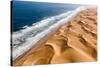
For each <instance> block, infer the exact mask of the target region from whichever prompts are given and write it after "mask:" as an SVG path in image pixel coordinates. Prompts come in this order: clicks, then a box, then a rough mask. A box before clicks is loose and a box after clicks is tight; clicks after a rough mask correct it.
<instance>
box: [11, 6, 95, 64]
mask: <svg viewBox="0 0 100 67" xmlns="http://www.w3.org/2000/svg"><path fill="white" fill-rule="evenodd" d="M96 10H97V8H96V7H94V8H88V9H87V10H84V11H81V12H80V13H78V14H77V16H75V18H74V19H72V20H71V21H69V23H68V24H66V25H64V26H62V27H61V28H60V29H59V30H58V31H57V32H56V33H54V35H52V36H50V37H49V38H48V39H47V40H46V41H45V42H44V43H42V44H40V45H41V46H39V47H38V48H37V49H34V50H32V49H31V50H30V51H29V52H27V53H26V54H25V55H24V56H22V58H20V59H16V60H15V61H14V62H13V65H18V66H19V65H38V64H58V63H59V64H61V63H71V62H90V61H91V62H92V61H96V60H97V45H96V44H97V42H96V41H97V11H96Z"/></svg>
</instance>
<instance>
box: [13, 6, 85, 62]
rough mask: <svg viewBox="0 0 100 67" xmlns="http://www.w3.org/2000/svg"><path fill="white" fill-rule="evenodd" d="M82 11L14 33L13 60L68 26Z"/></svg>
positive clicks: (65, 14)
mask: <svg viewBox="0 0 100 67" xmlns="http://www.w3.org/2000/svg"><path fill="white" fill-rule="evenodd" d="M82 10H85V7H79V8H77V9H76V10H73V11H69V12H66V13H63V14H60V15H57V16H54V17H50V18H47V19H44V20H42V21H40V22H37V23H36V24H33V25H32V26H29V27H28V26H26V27H25V29H22V30H20V31H17V32H14V33H13V34H12V46H13V52H12V54H13V60H14V59H16V58H17V57H18V56H20V55H22V54H23V53H24V52H26V51H28V50H29V49H30V48H31V47H32V46H34V44H35V43H37V42H38V41H39V40H40V39H42V38H43V37H44V36H46V35H47V34H49V33H52V31H53V30H57V29H58V28H59V27H60V26H62V25H64V24H66V23H67V22H68V21H70V20H71V19H72V18H74V16H76V15H77V13H79V12H80V11H82Z"/></svg>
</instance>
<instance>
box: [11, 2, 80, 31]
mask: <svg viewBox="0 0 100 67" xmlns="http://www.w3.org/2000/svg"><path fill="white" fill-rule="evenodd" d="M79 6H80V5H72V4H59V3H44V2H28V1H12V27H13V28H12V31H13V32H16V31H18V30H21V29H23V27H24V26H31V25H32V24H33V23H36V22H39V21H41V20H43V19H46V18H49V17H52V16H55V15H59V14H61V13H64V12H67V11H70V10H74V9H75V8H77V7H79Z"/></svg>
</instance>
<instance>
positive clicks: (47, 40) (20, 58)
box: [13, 12, 95, 66]
mask: <svg viewBox="0 0 100 67" xmlns="http://www.w3.org/2000/svg"><path fill="white" fill-rule="evenodd" d="M83 13H84V12H83ZM78 14H82V13H80V12H79V13H78ZM75 17H77V16H75ZM82 17H83V16H82ZM73 19H74V21H73ZM76 19H77V18H76ZM76 19H75V18H72V19H70V20H71V21H73V22H76V21H77V20H76ZM71 21H68V23H67V24H66V25H62V26H61V27H59V28H58V30H57V29H56V30H57V31H55V30H53V31H54V32H53V33H50V34H49V35H48V34H47V36H45V37H44V38H43V40H42V39H41V40H40V41H39V42H38V44H39V45H35V47H32V48H31V49H30V50H29V51H27V52H26V55H25V54H24V55H22V57H18V58H19V59H18V58H17V59H16V60H15V61H14V62H13V64H14V65H18V66H19V65H27V64H28V63H27V64H23V61H22V60H25V58H26V57H28V56H29V55H30V54H31V53H32V52H33V53H34V52H35V51H37V50H38V49H40V48H41V47H42V46H43V45H45V44H46V43H47V45H49V46H52V47H53V48H54V51H56V50H57V52H58V54H59V49H58V48H60V47H59V46H62V45H59V46H57V47H58V48H57V47H55V46H53V45H52V43H55V42H53V41H52V38H53V39H54V40H55V37H56V36H57V38H60V37H61V36H59V31H60V34H61V35H65V32H64V31H63V30H64V29H68V30H69V28H70V27H71V25H70V24H72V25H74V24H73V23H72V22H71ZM81 23H83V24H84V22H81ZM66 26H67V28H66ZM85 26H86V25H85ZM68 27H69V28H68ZM73 29H74V28H73ZM84 29H85V30H88V29H87V28H85V27H84ZM76 32H77V31H76ZM70 34H71V35H72V34H73V32H70ZM52 35H53V36H52ZM74 35H75V37H74V36H69V34H68V36H69V39H70V38H75V39H76V40H77V39H78V38H77V37H76V35H78V34H74ZM50 36H52V37H50ZM88 36H89V37H91V36H90V35H88ZM82 37H83V36H82ZM84 37H85V36H84ZM62 38H63V37H61V39H62ZM69 39H68V40H69ZM57 40H58V39H57ZM65 40H66V38H65ZM70 40H71V39H70ZM72 40H73V39H72ZM49 41H50V43H49ZM87 41H88V40H87ZM41 42H42V44H40V43H41ZM51 42H52V43H51ZM77 42H78V41H77ZM70 43H72V42H69V44H70ZM78 43H79V42H78ZM50 44H51V45H50ZM90 44H91V42H90ZM68 46H70V47H71V48H75V49H74V50H76V48H77V47H76V46H73V45H68ZM79 46H80V45H79ZM81 46H82V45H81ZM83 47H84V46H83ZM91 47H92V46H91ZM41 49H42V48H41ZM82 49H83V50H81V48H80V47H78V51H76V52H77V53H78V54H79V55H81V54H80V52H83V54H82V55H84V53H85V55H86V56H85V57H87V58H88V59H86V60H87V61H89V60H90V61H95V59H93V58H92V57H90V56H88V54H87V53H88V51H87V49H88V48H86V49H85V48H82ZM68 50H70V51H71V52H72V51H73V49H69V48H68ZM84 51H87V53H86V52H84ZM76 52H75V53H76ZM72 53H73V52H72ZM33 56H34V55H33ZM37 56H38V55H37ZM55 57H57V56H55ZM83 57H84V56H83ZM89 57H90V58H89ZM59 58H61V57H59ZM81 59H82V58H81ZM52 60H53V61H52V62H51V63H58V62H59V63H60V61H58V62H57V61H56V60H55V59H52ZM79 60H80V59H79ZM28 61H29V60H28ZM77 61H78V60H77ZM64 62H69V59H68V60H67V61H66V60H63V63H64ZM80 62H81V61H80ZM21 63H22V64H21ZM37 63H38V62H37ZM41 63H42V62H41ZM44 64H45V63H44Z"/></svg>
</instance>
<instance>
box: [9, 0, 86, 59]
mask: <svg viewBox="0 0 100 67" xmlns="http://www.w3.org/2000/svg"><path fill="white" fill-rule="evenodd" d="M11 3H12V49H13V52H12V54H13V55H12V57H13V60H14V59H16V58H17V57H18V56H20V55H22V54H23V53H24V52H26V51H28V50H29V49H30V48H31V47H33V46H34V45H35V44H36V43H37V42H39V40H41V39H42V38H43V37H45V36H46V35H48V34H49V33H52V31H54V30H57V29H58V27H60V26H61V25H64V24H65V23H67V22H68V21H69V20H70V19H71V18H73V17H74V16H75V15H76V14H77V13H78V12H79V11H81V10H84V7H83V5H74V4H60V3H44V2H27V1H12V2H11ZM65 21H66V22H65Z"/></svg>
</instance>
